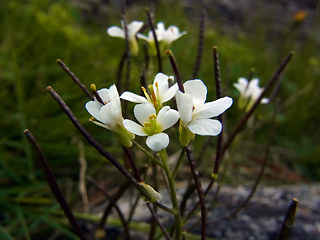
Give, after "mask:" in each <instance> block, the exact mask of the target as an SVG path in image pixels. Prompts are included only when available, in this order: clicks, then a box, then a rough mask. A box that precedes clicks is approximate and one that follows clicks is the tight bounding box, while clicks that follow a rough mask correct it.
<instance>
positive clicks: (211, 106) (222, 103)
mask: <svg viewBox="0 0 320 240" xmlns="http://www.w3.org/2000/svg"><path fill="white" fill-rule="evenodd" d="M231 105H232V98H230V97H223V98H219V99H218V100H215V101H212V102H207V103H205V104H204V105H202V106H201V107H199V108H198V109H197V107H196V109H195V110H194V112H193V114H194V115H195V116H196V119H201V118H212V117H216V116H218V115H220V114H221V113H223V112H224V111H225V110H227V109H228V108H229V107H231Z"/></svg>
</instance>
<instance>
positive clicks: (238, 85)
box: [233, 77, 248, 94]
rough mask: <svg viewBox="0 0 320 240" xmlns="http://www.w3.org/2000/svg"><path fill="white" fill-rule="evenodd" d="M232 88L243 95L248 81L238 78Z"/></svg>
mask: <svg viewBox="0 0 320 240" xmlns="http://www.w3.org/2000/svg"><path fill="white" fill-rule="evenodd" d="M233 86H234V87H235V88H236V89H238V91H239V92H240V93H241V94H243V93H244V92H245V90H246V89H247V86H248V80H247V79H246V78H243V77H241V78H239V79H238V82H237V83H234V84H233Z"/></svg>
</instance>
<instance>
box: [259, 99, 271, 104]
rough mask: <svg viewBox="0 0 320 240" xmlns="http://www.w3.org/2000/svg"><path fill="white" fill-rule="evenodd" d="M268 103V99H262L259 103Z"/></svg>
mask: <svg viewBox="0 0 320 240" xmlns="http://www.w3.org/2000/svg"><path fill="white" fill-rule="evenodd" d="M269 102H270V100H269V98H262V99H261V103H262V104H268V103H269Z"/></svg>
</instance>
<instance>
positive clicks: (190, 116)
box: [176, 79, 232, 136]
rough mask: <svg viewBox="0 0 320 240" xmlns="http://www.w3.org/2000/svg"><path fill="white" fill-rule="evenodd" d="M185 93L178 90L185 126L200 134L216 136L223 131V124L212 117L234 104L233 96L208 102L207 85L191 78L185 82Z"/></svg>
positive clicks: (177, 96)
mask: <svg viewBox="0 0 320 240" xmlns="http://www.w3.org/2000/svg"><path fill="white" fill-rule="evenodd" d="M183 87H184V90H185V93H182V92H181V91H177V94H176V100H177V107H178V110H179V114H180V119H181V121H182V123H183V126H184V127H187V128H188V129H189V130H190V131H191V132H192V133H194V134H198V135H209V136H216V135H218V134H219V133H220V132H221V129H222V124H221V123H220V122H219V121H218V120H214V119H211V118H212V117H216V116H218V115H220V114H221V113H223V112H224V111H225V110H227V109H228V108H229V107H230V106H231V105H232V98H230V97H223V98H219V99H218V100H215V101H212V102H207V103H205V101H206V98H207V87H206V86H205V85H204V83H203V82H202V81H201V80H199V79H196V80H189V81H187V82H185V83H184V84H183Z"/></svg>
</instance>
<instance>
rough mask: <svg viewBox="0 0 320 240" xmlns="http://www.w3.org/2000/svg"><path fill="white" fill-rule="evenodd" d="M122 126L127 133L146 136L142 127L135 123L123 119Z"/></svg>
mask: <svg viewBox="0 0 320 240" xmlns="http://www.w3.org/2000/svg"><path fill="white" fill-rule="evenodd" d="M123 126H124V127H125V128H126V129H127V130H128V131H129V132H132V133H134V134H136V135H138V136H147V135H148V134H146V133H145V132H144V131H143V127H142V126H141V125H139V124H137V123H135V122H134V121H131V120H129V119H125V120H123Z"/></svg>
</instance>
